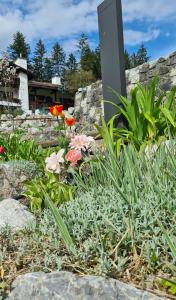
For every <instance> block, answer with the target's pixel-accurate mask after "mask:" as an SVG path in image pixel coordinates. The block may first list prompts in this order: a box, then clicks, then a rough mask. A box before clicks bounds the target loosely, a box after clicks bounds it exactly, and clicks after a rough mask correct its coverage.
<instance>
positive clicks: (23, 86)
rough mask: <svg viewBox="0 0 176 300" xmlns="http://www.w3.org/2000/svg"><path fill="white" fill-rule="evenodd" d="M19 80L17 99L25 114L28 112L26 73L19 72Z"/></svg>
mask: <svg viewBox="0 0 176 300" xmlns="http://www.w3.org/2000/svg"><path fill="white" fill-rule="evenodd" d="M19 78H20V86H19V95H18V98H19V99H20V101H21V108H22V110H23V111H25V112H27V111H28V110H29V93H28V75H27V74H26V73H23V72H20V73H19Z"/></svg>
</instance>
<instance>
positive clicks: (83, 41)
mask: <svg viewBox="0 0 176 300" xmlns="http://www.w3.org/2000/svg"><path fill="white" fill-rule="evenodd" d="M87 47H88V38H87V36H86V35H85V34H84V33H82V34H81V36H80V39H79V42H78V45H77V48H78V53H79V55H80V60H81V57H82V56H83V55H84V53H85V50H86V49H87Z"/></svg>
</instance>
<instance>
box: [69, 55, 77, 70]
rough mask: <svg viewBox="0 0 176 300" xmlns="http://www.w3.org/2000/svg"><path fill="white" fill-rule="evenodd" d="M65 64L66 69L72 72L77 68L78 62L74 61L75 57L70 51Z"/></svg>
mask: <svg viewBox="0 0 176 300" xmlns="http://www.w3.org/2000/svg"><path fill="white" fill-rule="evenodd" d="M66 65H67V69H68V71H70V72H72V73H73V72H75V71H76V70H77V67H78V64H77V61H76V57H75V56H74V54H73V53H70V55H69V57H68V60H67V63H66Z"/></svg>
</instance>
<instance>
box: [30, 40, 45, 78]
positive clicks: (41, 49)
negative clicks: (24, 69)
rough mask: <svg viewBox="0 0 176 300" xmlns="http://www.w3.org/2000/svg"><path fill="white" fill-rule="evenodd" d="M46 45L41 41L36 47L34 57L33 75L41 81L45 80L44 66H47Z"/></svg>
mask: <svg viewBox="0 0 176 300" xmlns="http://www.w3.org/2000/svg"><path fill="white" fill-rule="evenodd" d="M45 53H46V50H45V45H44V44H43V42H42V40H41V39H40V40H39V41H38V42H37V43H36V46H35V50H34V57H33V73H34V78H35V79H36V80H39V81H43V80H44V64H45Z"/></svg>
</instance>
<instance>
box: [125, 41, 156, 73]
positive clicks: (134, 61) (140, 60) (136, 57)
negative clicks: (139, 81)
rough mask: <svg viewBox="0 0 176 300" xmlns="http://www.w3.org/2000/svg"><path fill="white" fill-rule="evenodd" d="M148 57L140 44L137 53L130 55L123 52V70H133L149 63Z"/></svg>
mask: <svg viewBox="0 0 176 300" xmlns="http://www.w3.org/2000/svg"><path fill="white" fill-rule="evenodd" d="M149 58H150V57H149V56H148V53H147V49H146V48H145V46H144V44H143V43H142V44H141V46H140V47H139V49H138V50H137V52H136V53H135V52H134V53H132V54H131V55H130V54H129V53H128V51H127V50H125V69H126V70H128V69H131V68H135V67H137V66H140V65H142V64H144V63H147V62H148V61H149Z"/></svg>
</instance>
